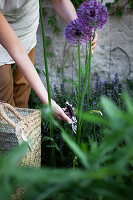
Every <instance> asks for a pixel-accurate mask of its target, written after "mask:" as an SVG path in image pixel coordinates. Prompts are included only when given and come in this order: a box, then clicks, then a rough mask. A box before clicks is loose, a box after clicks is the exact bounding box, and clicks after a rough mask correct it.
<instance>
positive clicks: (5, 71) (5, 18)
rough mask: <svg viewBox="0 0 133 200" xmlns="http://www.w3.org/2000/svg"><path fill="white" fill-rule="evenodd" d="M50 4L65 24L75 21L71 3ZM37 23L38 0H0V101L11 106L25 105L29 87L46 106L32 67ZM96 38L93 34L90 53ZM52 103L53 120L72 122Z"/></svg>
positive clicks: (56, 0) (54, 0)
mask: <svg viewBox="0 0 133 200" xmlns="http://www.w3.org/2000/svg"><path fill="white" fill-rule="evenodd" d="M52 4H53V7H54V8H55V10H56V11H57V13H58V14H59V15H60V16H61V17H62V18H63V20H65V21H66V22H67V23H68V22H70V21H72V20H74V19H76V18H77V15H76V11H75V9H74V6H73V4H72V3H71V1H70V0H52ZM38 23H39V1H38V0H0V100H3V101H6V102H7V103H9V104H11V105H13V106H17V107H27V106H28V99H29V95H30V89H31V88H30V87H32V88H33V89H34V90H35V92H36V93H37V95H38V96H39V98H40V99H41V101H42V102H43V103H44V104H48V94H47V91H46V89H45V87H44V85H43V84H42V82H41V80H40V78H39V76H38V74H37V72H36V70H35V68H34V47H35V45H36V32H37V28H38ZM97 39H98V36H97V34H96V37H95V39H94V40H93V42H92V50H94V48H95V46H96V41H97ZM14 63H16V68H15V70H14V73H13V78H12V65H13V64H14ZM51 103H52V108H53V110H54V114H55V117H57V118H58V119H62V120H65V121H66V122H67V123H69V124H70V123H71V119H70V118H69V117H68V116H67V115H66V114H65V113H64V111H63V110H62V109H61V107H60V106H59V105H57V104H56V102H55V101H54V100H51Z"/></svg>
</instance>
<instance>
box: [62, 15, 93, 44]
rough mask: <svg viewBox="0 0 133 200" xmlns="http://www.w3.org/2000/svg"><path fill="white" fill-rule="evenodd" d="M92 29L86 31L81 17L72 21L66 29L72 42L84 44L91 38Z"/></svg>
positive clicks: (66, 35) (68, 39)
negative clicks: (80, 19)
mask: <svg viewBox="0 0 133 200" xmlns="http://www.w3.org/2000/svg"><path fill="white" fill-rule="evenodd" d="M90 34H91V32H90V30H89V29H88V30H86V31H84V27H83V24H81V23H80V21H79V19H78V18H77V19H76V20H73V21H72V22H70V23H69V24H68V25H67V26H66V29H65V37H66V40H67V41H68V42H70V43H72V44H78V43H79V44H82V43H83V42H88V41H89V40H90Z"/></svg>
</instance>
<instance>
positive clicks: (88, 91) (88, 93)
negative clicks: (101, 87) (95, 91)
mask: <svg viewBox="0 0 133 200" xmlns="http://www.w3.org/2000/svg"><path fill="white" fill-rule="evenodd" d="M91 33H92V32H91ZM91 35H92V34H91ZM91 47H92V41H91V40H90V50H89V63H88V65H89V73H88V90H87V111H88V110H89V100H90V80H91Z"/></svg>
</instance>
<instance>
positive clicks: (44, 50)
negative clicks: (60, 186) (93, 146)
mask: <svg viewBox="0 0 133 200" xmlns="http://www.w3.org/2000/svg"><path fill="white" fill-rule="evenodd" d="M39 4H40V19H41V26H42V38H43V53H44V62H45V72H46V81H47V90H48V101H49V107H50V111H51V114H50V137H51V138H52V139H53V124H52V120H53V116H52V107H51V94H50V82H49V72H48V62H47V49H46V38H45V28H44V20H43V9H42V0H39ZM51 146H52V155H51V160H52V162H53V164H54V165H55V150H54V147H53V141H52V140H51Z"/></svg>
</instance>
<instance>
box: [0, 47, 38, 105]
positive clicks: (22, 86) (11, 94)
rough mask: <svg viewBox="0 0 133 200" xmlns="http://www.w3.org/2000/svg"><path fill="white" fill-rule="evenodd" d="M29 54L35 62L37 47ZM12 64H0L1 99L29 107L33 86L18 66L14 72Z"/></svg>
mask: <svg viewBox="0 0 133 200" xmlns="http://www.w3.org/2000/svg"><path fill="white" fill-rule="evenodd" d="M28 55H29V58H30V60H31V61H32V63H33V64H34V58H35V49H34V48H33V49H32V50H31V51H30V53H29V54H28ZM12 66H13V65H10V64H6V65H3V66H0V100H2V101H4V102H7V103H9V104H11V105H12V106H16V107H20V108H27V107H28V100H29V96H30V91H31V87H30V85H29V83H28V82H27V81H26V80H25V78H24V77H23V75H22V74H21V72H20V70H19V68H18V66H16V67H15V69H14V71H13V74H12Z"/></svg>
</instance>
